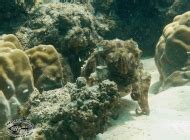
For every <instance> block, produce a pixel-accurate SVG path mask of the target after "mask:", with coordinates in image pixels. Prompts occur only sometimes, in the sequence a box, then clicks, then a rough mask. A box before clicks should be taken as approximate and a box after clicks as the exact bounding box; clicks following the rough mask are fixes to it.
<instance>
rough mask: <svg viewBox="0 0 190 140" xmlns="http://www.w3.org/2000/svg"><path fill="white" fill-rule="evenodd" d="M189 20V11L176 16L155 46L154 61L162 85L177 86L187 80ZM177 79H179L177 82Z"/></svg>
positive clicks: (189, 48)
mask: <svg viewBox="0 0 190 140" xmlns="http://www.w3.org/2000/svg"><path fill="white" fill-rule="evenodd" d="M189 20H190V12H186V13H184V14H182V15H178V16H176V17H175V18H174V20H173V22H172V23H170V24H168V25H167V26H166V27H165V28H164V30H163V35H162V36H161V37H160V40H159V41H158V44H157V46H156V53H155V62H156V65H157V68H158V70H159V73H160V80H161V81H162V82H164V84H163V86H164V85H167V86H166V87H168V85H170V86H171V85H173V86H177V85H178V84H179V85H181V84H182V83H186V82H187V81H188V80H189V76H188V71H189V68H190V67H189V64H190V60H189V58H190V57H189V52H190V47H189V45H190V43H189V37H190V24H189ZM168 78H169V79H168ZM181 78H182V79H183V80H182V79H181ZM177 79H178V80H179V79H181V80H179V83H178V84H177ZM172 81H173V84H172ZM168 82H169V83H168Z"/></svg>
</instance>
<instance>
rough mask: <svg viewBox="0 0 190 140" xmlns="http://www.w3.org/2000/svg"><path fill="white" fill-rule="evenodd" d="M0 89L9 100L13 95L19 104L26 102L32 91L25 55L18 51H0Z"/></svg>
mask: <svg viewBox="0 0 190 140" xmlns="http://www.w3.org/2000/svg"><path fill="white" fill-rule="evenodd" d="M0 82H1V84H0V89H1V90H2V91H3V93H4V95H5V97H6V98H7V99H10V98H11V97H12V96H13V95H14V94H16V96H17V98H18V99H19V101H20V102H25V101H27V100H28V97H29V95H30V93H31V92H32V91H33V88H34V85H33V76H32V68H31V66H30V62H29V59H28V57H27V55H26V54H25V53H24V52H23V51H22V50H19V49H10V48H1V49H0Z"/></svg>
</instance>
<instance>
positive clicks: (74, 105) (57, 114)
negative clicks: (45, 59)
mask: <svg viewBox="0 0 190 140" xmlns="http://www.w3.org/2000/svg"><path fill="white" fill-rule="evenodd" d="M118 99H119V93H118V89H117V85H116V84H115V83H114V82H111V81H109V80H105V81H103V82H101V83H99V84H97V85H95V86H91V87H89V86H87V85H86V79H85V78H83V77H79V78H78V79H77V81H76V84H71V83H68V84H67V85H66V86H64V88H61V89H56V90H51V91H47V92H43V93H42V94H33V95H32V97H31V108H30V114H29V116H28V118H29V119H30V120H31V121H32V122H33V123H34V124H35V126H36V128H38V131H37V132H36V133H37V134H36V137H42V136H41V135H39V134H40V132H39V131H41V132H42V133H41V134H44V135H45V137H46V139H47V140H52V139H56V140H68V139H72V140H75V139H76V140H77V139H87V138H93V137H95V136H96V134H98V133H102V132H103V131H104V129H105V125H106V122H107V120H108V117H109V116H110V112H111V111H112V109H113V108H114V107H115V106H116V105H117V103H118ZM34 135H35V134H34Z"/></svg>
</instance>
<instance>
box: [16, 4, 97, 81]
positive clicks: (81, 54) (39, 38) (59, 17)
mask: <svg viewBox="0 0 190 140" xmlns="http://www.w3.org/2000/svg"><path fill="white" fill-rule="evenodd" d="M30 17H31V19H29V20H28V21H27V22H26V23H25V24H24V25H23V26H21V27H20V29H19V30H18V31H17V32H16V36H17V37H18V38H19V40H20V41H21V44H22V45H23V46H24V47H25V48H32V47H33V46H37V45H39V44H52V45H53V46H55V48H56V49H57V50H58V51H59V52H60V53H61V54H62V55H63V56H64V57H66V60H67V61H68V63H69V64H70V66H71V70H72V73H73V75H74V78H76V77H78V76H79V75H80V67H81V61H83V60H85V59H86V57H87V56H88V55H89V52H90V51H91V50H92V49H93V48H94V47H95V44H96V40H97V39H98V38H100V36H99V35H98V34H97V32H96V29H95V27H96V26H97V25H95V24H96V20H95V16H94V15H93V13H92V12H91V11H90V10H89V8H88V6H87V5H80V4H71V3H49V4H43V5H41V6H39V7H38V8H34V10H33V11H31V14H30Z"/></svg>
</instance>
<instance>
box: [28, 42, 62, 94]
mask: <svg viewBox="0 0 190 140" xmlns="http://www.w3.org/2000/svg"><path fill="white" fill-rule="evenodd" d="M26 54H27V55H28V57H29V59H30V64H31V66H32V69H33V77H34V84H35V87H36V88H38V90H40V91H43V90H51V89H55V88H60V87H62V86H63V68H62V66H61V61H60V58H59V54H58V52H57V50H56V49H55V48H54V46H52V45H38V46H35V47H33V48H31V49H28V50H26Z"/></svg>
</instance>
